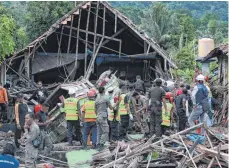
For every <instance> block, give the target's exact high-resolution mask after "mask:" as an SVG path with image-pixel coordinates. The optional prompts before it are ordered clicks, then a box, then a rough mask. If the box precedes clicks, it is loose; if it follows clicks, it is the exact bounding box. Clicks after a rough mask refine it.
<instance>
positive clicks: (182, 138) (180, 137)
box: [178, 135, 197, 168]
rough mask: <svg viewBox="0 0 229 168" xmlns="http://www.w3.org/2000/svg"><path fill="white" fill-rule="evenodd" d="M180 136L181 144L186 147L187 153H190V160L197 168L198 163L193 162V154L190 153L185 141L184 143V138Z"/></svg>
mask: <svg viewBox="0 0 229 168" xmlns="http://www.w3.org/2000/svg"><path fill="white" fill-rule="evenodd" d="M178 136H179V138H180V140H181V142H182V143H183V145H184V147H185V149H186V151H187V153H188V156H189V158H190V159H191V161H192V163H193V165H194V167H195V168H197V166H196V163H195V162H194V160H193V158H192V156H191V154H190V152H189V150H188V148H187V146H186V145H185V143H184V141H183V138H182V137H181V136H180V135H178Z"/></svg>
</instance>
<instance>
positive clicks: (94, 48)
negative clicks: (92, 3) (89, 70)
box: [93, 1, 99, 55]
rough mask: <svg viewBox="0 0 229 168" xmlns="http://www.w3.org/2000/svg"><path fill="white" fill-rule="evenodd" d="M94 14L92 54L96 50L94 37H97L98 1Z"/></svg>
mask: <svg viewBox="0 0 229 168" xmlns="http://www.w3.org/2000/svg"><path fill="white" fill-rule="evenodd" d="M96 7H97V8H96V15H95V23H94V25H95V26H94V46H93V55H94V54H95V50H96V46H95V44H96V37H97V22H98V12H99V1H98V2H97V4H96Z"/></svg>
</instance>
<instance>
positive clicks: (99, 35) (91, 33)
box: [64, 25, 121, 42]
mask: <svg viewBox="0 0 229 168" xmlns="http://www.w3.org/2000/svg"><path fill="white" fill-rule="evenodd" d="M64 27H66V28H69V29H70V26H67V25H65V26H64ZM72 29H73V30H77V28H75V27H73V28H72ZM79 31H80V32H83V33H86V31H85V30H82V29H80V30H79ZM87 32H88V34H90V35H95V33H93V32H90V31H87ZM96 36H98V37H103V35H102V34H98V33H97V34H96ZM104 38H105V39H110V40H114V41H118V42H119V41H121V40H120V39H117V38H111V37H109V36H104Z"/></svg>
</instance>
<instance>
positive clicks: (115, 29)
mask: <svg viewBox="0 0 229 168" xmlns="http://www.w3.org/2000/svg"><path fill="white" fill-rule="evenodd" d="M116 31H117V14H116V13H115V27H114V32H115V33H116Z"/></svg>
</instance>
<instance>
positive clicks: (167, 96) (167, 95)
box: [165, 92, 173, 99]
mask: <svg viewBox="0 0 229 168" xmlns="http://www.w3.org/2000/svg"><path fill="white" fill-rule="evenodd" d="M172 97H173V93H172V92H166V93H165V98H166V99H170V98H172Z"/></svg>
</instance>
